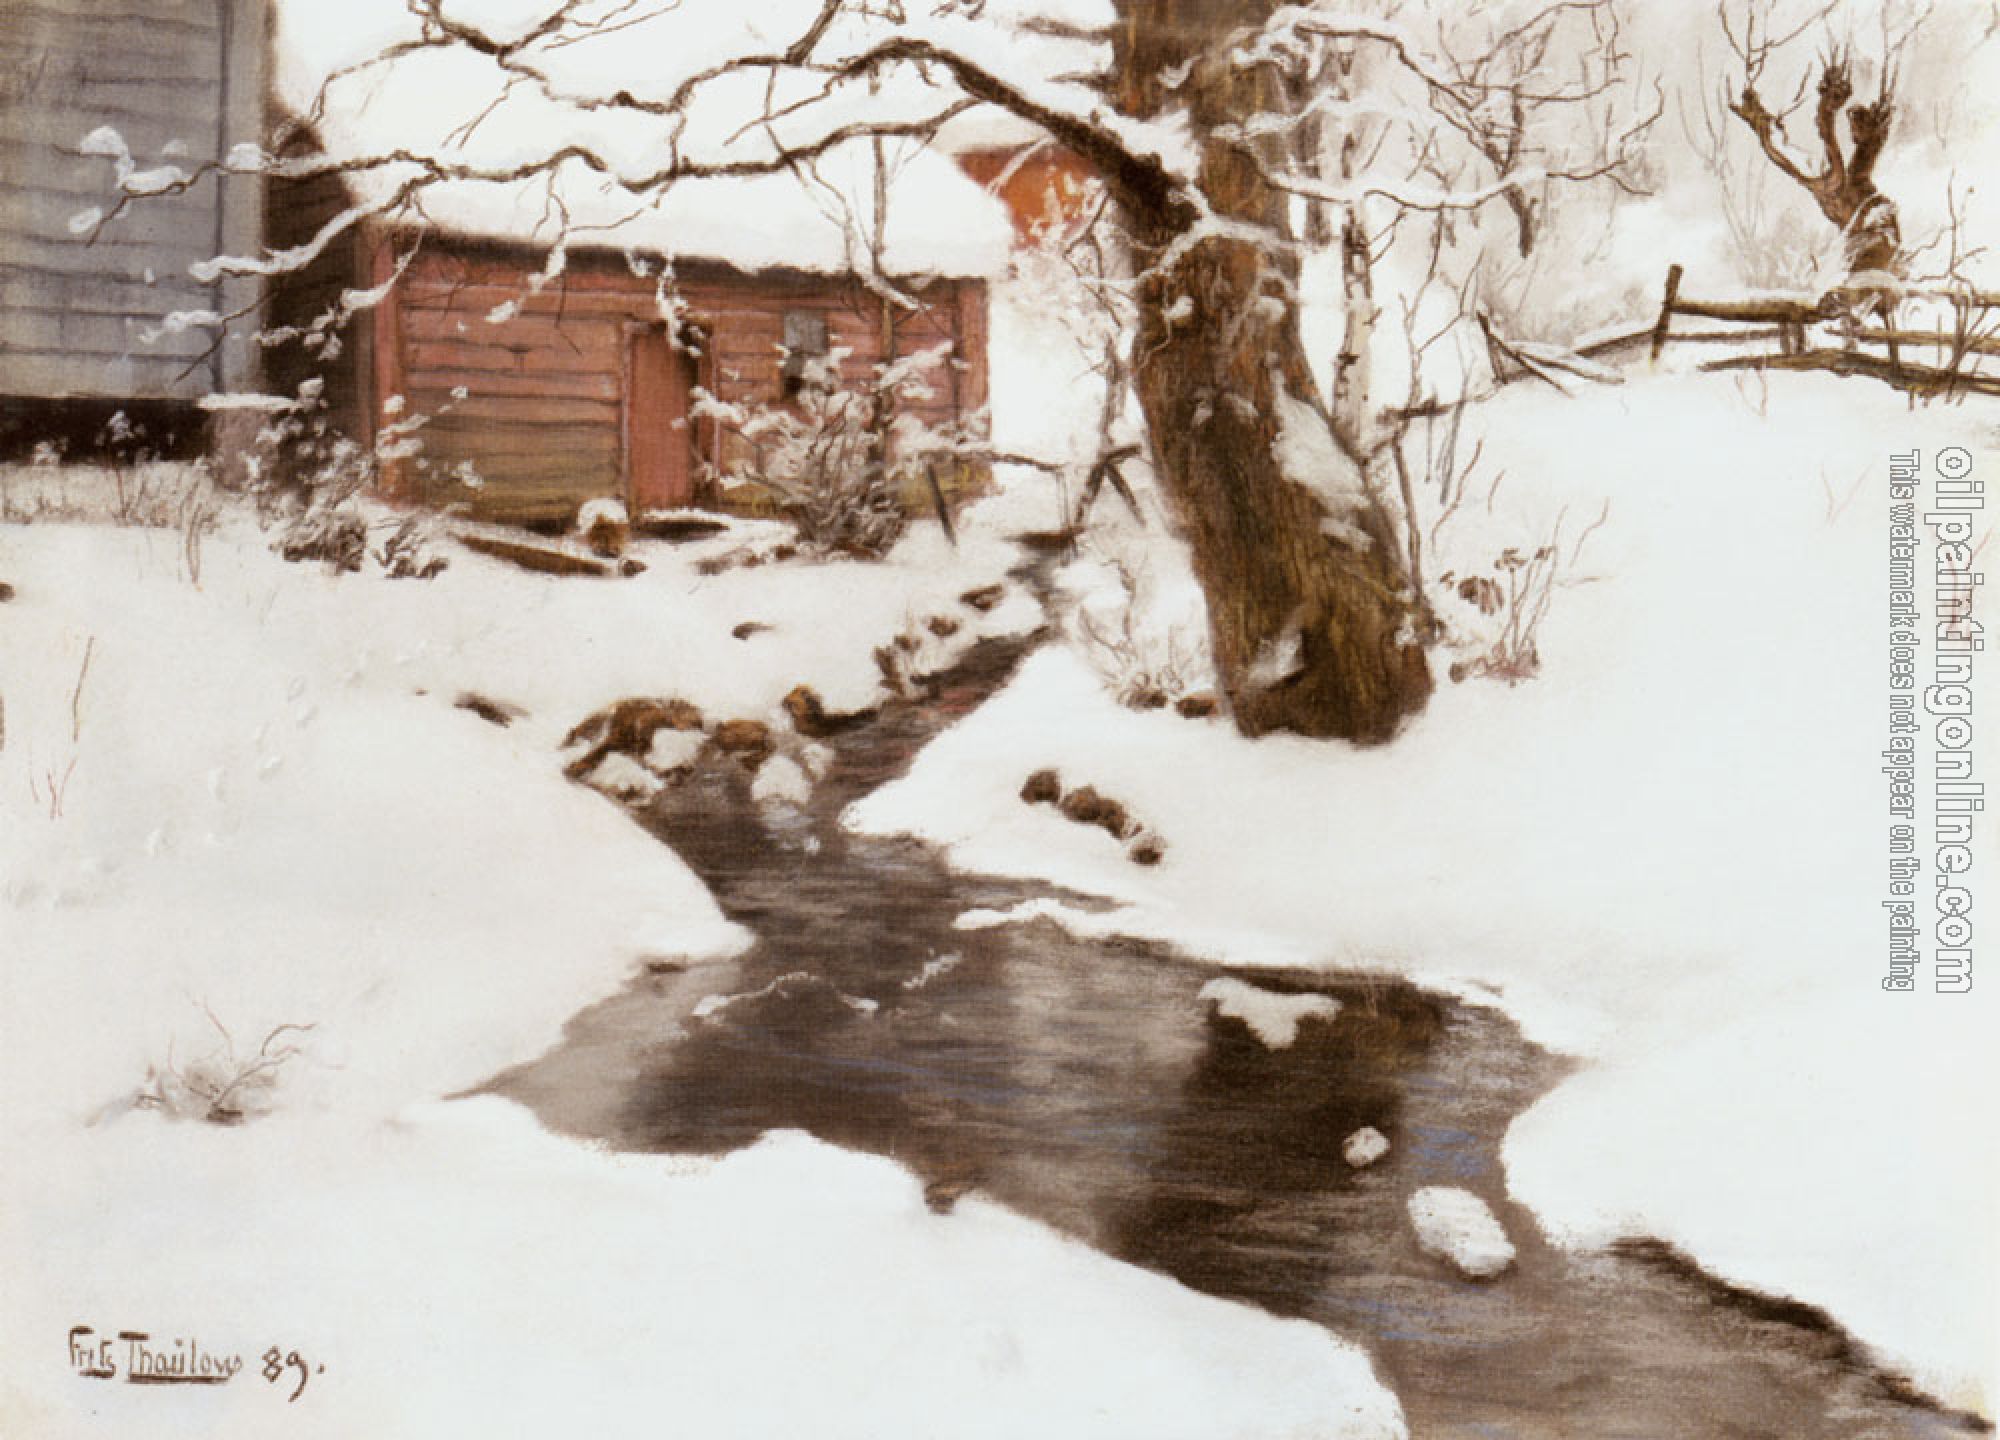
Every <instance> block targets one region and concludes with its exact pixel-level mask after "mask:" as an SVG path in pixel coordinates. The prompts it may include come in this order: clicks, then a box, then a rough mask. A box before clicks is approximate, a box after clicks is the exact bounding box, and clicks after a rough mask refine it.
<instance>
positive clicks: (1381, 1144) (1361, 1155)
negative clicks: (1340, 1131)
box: [1340, 1125, 1389, 1170]
mask: <svg viewBox="0 0 2000 1440" xmlns="http://www.w3.org/2000/svg"><path fill="white" fill-rule="evenodd" d="M1388 1153H1389V1137H1388V1136H1387V1135H1384V1134H1383V1133H1382V1132H1381V1131H1380V1130H1377V1129H1376V1128H1375V1127H1374V1126H1373V1125H1363V1126H1362V1127H1361V1128H1360V1129H1359V1130H1356V1131H1355V1132H1354V1133H1353V1134H1352V1135H1350V1136H1348V1137H1347V1139H1346V1141H1345V1142H1344V1143H1342V1145H1341V1147H1340V1158H1341V1159H1343V1160H1345V1161H1346V1162H1347V1163H1348V1164H1349V1165H1352V1166H1353V1167H1354V1168H1355V1169H1356V1170H1365V1169H1367V1168H1368V1167H1369V1166H1370V1165H1373V1164H1374V1163H1375V1162H1376V1161H1377V1160H1380V1159H1381V1158H1382V1157H1383V1156H1384V1155H1387V1154H1388Z"/></svg>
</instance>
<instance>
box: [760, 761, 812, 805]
mask: <svg viewBox="0 0 2000 1440" xmlns="http://www.w3.org/2000/svg"><path fill="white" fill-rule="evenodd" d="M750 798H751V799H752V800H754V801H756V802H757V803H758V804H759V805H777V806H789V807H791V808H792V809H794V810H803V809H804V808H805V807H806V805H807V804H808V803H809V802H810V801H811V800H812V781H811V780H809V779H807V778H806V772H805V770H804V769H803V768H802V767H801V766H800V764H799V762H798V761H796V760H794V759H792V757H791V756H789V755H773V756H772V757H771V758H770V759H768V760H766V761H765V762H764V763H763V764H762V765H759V766H758V767H757V778H756V779H755V780H753V781H752V782H751V784H750Z"/></svg>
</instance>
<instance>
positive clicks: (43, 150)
mask: <svg viewBox="0 0 2000 1440" xmlns="http://www.w3.org/2000/svg"><path fill="white" fill-rule="evenodd" d="M266 26H267V22H266V18H265V12H264V6H263V3H262V0H0V395H10V396H20V397H55V396H97V397H110V398H148V399H172V398H192V397H197V396H200V395H203V394H206V393H207V392H209V391H210V390H215V389H240V388H246V387H248V386H251V385H254V384H255V380H256V363H257V361H256V347H255V345H254V343H253V342H252V341H251V340H250V338H249V336H248V334H247V333H246V334H243V335H239V336H238V337H236V338H234V339H232V340H231V341H230V342H229V343H227V344H226V345H224V346H223V347H221V348H219V349H217V350H216V352H215V353H214V354H212V355H207V356H206V358H203V357H204V355H205V352H208V351H209V350H210V348H211V346H212V344H213V341H214V335H213V332H211V331H208V330H205V329H197V330H191V331H188V332H186V333H183V334H179V335H168V336H164V337H162V338H159V339H158V340H155V341H152V342H148V341H147V340H146V339H145V333H146V332H147V331H148V330H153V329H157V328H158V326H159V324H160V321H161V319H162V317H164V316H165V315H167V314H168V313H169V312H172V311H188V310H214V311H217V312H219V313H228V312H229V311H230V310H233V309H236V308H239V307H241V306H243V305H245V304H247V303H249V302H250V301H253V300H254V298H255V296H256V293H257V292H256V289H255V286H254V282H247V281H225V282H219V283H213V284H202V283H199V282H197V281H196V280H195V279H194V278H193V277H192V276H191V275H190V274H189V266H190V265H192V264H194V263H195V262H197V261H200V260H204V259H207V258H209V257H211V256H213V255H216V254H217V253H220V252H228V253H238V254H240V253H245V252H246V251H248V252H252V253H254V251H255V249H256V248H257V244H258V238H259V225H260V220H259V210H260V206H259V202H258V190H257V184H258V182H257V181H256V180H254V179H251V178H247V177H246V178H240V179H231V180H227V181H220V180H218V179H216V178H214V177H211V178H208V179H205V180H203V181H202V182H200V183H199V184H198V185H197V186H196V187H195V188H194V189H193V190H191V191H190V192H188V193H187V194H185V195H180V196H173V197H165V198H154V199H148V200H145V201H142V202H135V203H134V204H133V205H132V206H130V207H128V208H127V209H126V211H125V213H123V214H122V215H120V216H118V217H117V218H116V219H115V220H113V221H112V222H111V223H110V225H109V226H107V227H106V228H105V229H104V231H103V232H102V233H101V234H100V235H99V236H98V238H97V240H96V241H95V243H92V244H85V243H84V242H83V241H82V240H80V239H78V238H77V237H76V236H75V235H73V234H72V233H71V231H70V228H69V227H70V219H71V217H72V216H74V215H77V214H78V213H79V212H82V211H85V210H88V209H90V208H92V207H98V208H101V209H103V210H106V211H107V212H108V211H109V210H110V208H111V205H112V202H113V200H114V199H115V196H116V178H115V169H114V165H113V162H111V161H110V160H107V159H100V158H95V157H92V156H86V155H83V154H82V153H80V144H81V142H82V140H83V137H84V136H85V135H87V134H89V133H90V132H91V131H93V130H95V129H97V128H98V127H99V126H102V125H109V126H111V127H112V128H114V129H116V130H117V131H118V132H119V133H120V134H121V135H122V136H123V137H124V139H125V141H126V143H127V144H128V145H129V146H130V147H131V151H132V155H133V159H134V161H135V162H136V163H137V165H138V166H139V167H140V168H141V169H148V168H151V167H153V166H156V165H160V164H176V165H179V166H181V167H182V168H183V169H188V170H192V169H193V168H194V166H196V165H198V164H199V163H200V162H202V161H204V160H210V159H214V158H216V157H218V156H219V155H222V154H225V153H226V152H227V150H228V149H229V147H230V146H232V145H235V144H237V143H239V142H244V141H252V142H254V141H256V140H258V139H260V138H261V126H262V118H263V98H264V83H265V82H264V65H265V55H266ZM191 362H192V369H190V365H191Z"/></svg>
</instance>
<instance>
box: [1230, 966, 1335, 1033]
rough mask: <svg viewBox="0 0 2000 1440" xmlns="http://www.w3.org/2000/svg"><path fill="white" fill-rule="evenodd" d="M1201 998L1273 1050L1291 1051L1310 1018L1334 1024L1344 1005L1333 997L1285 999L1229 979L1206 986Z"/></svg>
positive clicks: (1310, 995) (1285, 997)
mask: <svg viewBox="0 0 2000 1440" xmlns="http://www.w3.org/2000/svg"><path fill="white" fill-rule="evenodd" d="M1201 998H1202V999H1203V1000H1206V1001H1208V1002H1209V1003H1210V1004H1211V1005H1213V1006H1215V1009H1216V1013H1217V1014H1219V1015H1225V1016H1227V1017H1228V1018H1230V1019H1232V1020H1241V1021H1242V1022H1243V1023H1244V1024H1245V1025H1248V1026H1249V1027H1250V1033H1251V1034H1253V1035H1255V1036H1256V1037H1257V1038H1258V1039H1259V1040H1261V1041H1263V1042H1264V1044H1265V1046H1266V1047H1268V1048H1269V1049H1272V1050H1284V1049H1288V1048H1290V1046H1291V1044H1292V1042H1293V1041H1294V1040H1296V1039H1298V1038H1299V1025H1300V1023H1301V1022H1303V1021H1304V1020H1306V1019H1307V1018H1309V1017H1318V1018H1319V1019H1322V1020H1332V1019H1333V1017H1334V1016H1336V1015H1338V1014H1339V1013H1340V1002H1339V1001H1338V1000H1336V999H1334V998H1333V997H1332V996H1331V995H1314V994H1305V995H1284V994H1280V993H1279V992H1277V991H1275V990H1264V989H1260V988H1259V987H1258V986H1255V985H1251V984H1248V983H1246V982H1245V981H1242V980H1233V979H1229V978H1227V977H1224V978H1222V979H1217V980H1211V981H1209V982H1208V983H1207V984H1206V985H1204V986H1202V987H1201Z"/></svg>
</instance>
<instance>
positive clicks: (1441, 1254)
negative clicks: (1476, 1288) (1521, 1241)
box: [1409, 1185, 1514, 1280]
mask: <svg viewBox="0 0 2000 1440" xmlns="http://www.w3.org/2000/svg"><path fill="white" fill-rule="evenodd" d="M1409 1208H1410V1223H1411V1224H1412V1225H1414V1226H1415V1227H1416V1230H1417V1244H1418V1245H1419V1246H1421V1247H1422V1248H1423V1251H1424V1253H1425V1254H1426V1255H1435V1256H1437V1257H1438V1258H1439V1259H1440V1260H1445V1261H1449V1262H1450V1263H1451V1265H1452V1267H1453V1268H1454V1269H1456V1270H1457V1271H1458V1272H1459V1273H1460V1274H1462V1275H1469V1276H1471V1277H1472V1278H1473V1279H1475V1280H1490V1279H1492V1278H1493V1277H1494V1276H1495V1275H1498V1274H1499V1273H1500V1272H1501V1271H1503V1270H1505V1269H1506V1268H1507V1267H1508V1266H1509V1265H1512V1264H1513V1263H1514V1242H1513V1241H1511V1240H1509V1239H1508V1238H1507V1232H1506V1231H1505V1230H1503V1229H1501V1228H1500V1222H1499V1221H1498V1220H1497V1219H1495V1218H1494V1215H1493V1212H1492V1211H1491V1210H1490V1209H1488V1208H1487V1205H1486V1202H1485V1201H1484V1200H1481V1199H1480V1198H1479V1197H1478V1196H1477V1195H1475V1194H1473V1193H1472V1192H1471V1191H1470V1190H1461V1189H1459V1188H1458V1187H1457V1186H1455V1185H1426V1186H1425V1187H1424V1188H1423V1189H1421V1190H1419V1191H1417V1193H1416V1194H1414V1195H1412V1196H1411V1197H1410V1207H1409Z"/></svg>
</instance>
